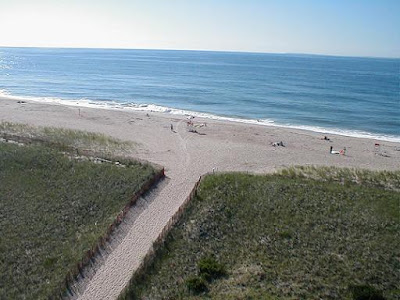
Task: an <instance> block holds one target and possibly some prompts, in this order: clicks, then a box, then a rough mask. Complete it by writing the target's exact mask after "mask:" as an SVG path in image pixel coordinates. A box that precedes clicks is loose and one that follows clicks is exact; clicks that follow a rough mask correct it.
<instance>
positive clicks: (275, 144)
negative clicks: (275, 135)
mask: <svg viewBox="0 0 400 300" xmlns="http://www.w3.org/2000/svg"><path fill="white" fill-rule="evenodd" d="M272 146H274V147H276V146H282V147H285V145H283V142H282V141H280V142H275V143H272Z"/></svg>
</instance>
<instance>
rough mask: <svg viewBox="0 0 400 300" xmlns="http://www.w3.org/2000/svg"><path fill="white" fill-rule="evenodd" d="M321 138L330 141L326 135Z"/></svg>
mask: <svg viewBox="0 0 400 300" xmlns="http://www.w3.org/2000/svg"><path fill="white" fill-rule="evenodd" d="M322 140H324V141H330V139H329V138H328V137H327V136H326V135H325V136H324V137H323V138H322Z"/></svg>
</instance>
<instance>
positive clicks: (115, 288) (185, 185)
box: [0, 98, 400, 299]
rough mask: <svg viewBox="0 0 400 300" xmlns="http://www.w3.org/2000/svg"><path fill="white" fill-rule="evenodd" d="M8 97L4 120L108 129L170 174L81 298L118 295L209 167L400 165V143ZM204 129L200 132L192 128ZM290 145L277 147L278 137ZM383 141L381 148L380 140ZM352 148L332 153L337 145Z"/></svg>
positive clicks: (2, 106) (0, 103) (0, 113)
mask: <svg viewBox="0 0 400 300" xmlns="http://www.w3.org/2000/svg"><path fill="white" fill-rule="evenodd" d="M23 102H24V103H18V100H16V99H8V98H0V121H8V122H15V123H24V124H30V125H36V126H54V127H63V128H70V129H79V130H86V131H92V132H100V133H104V134H107V135H110V136H113V137H116V138H119V139H121V140H128V141H133V142H135V143H136V146H135V147H134V149H132V156H133V157H135V158H139V159H143V160H146V161H149V162H152V163H156V164H159V165H162V166H164V167H165V170H166V176H167V178H166V180H164V182H162V183H161V184H160V185H159V186H158V187H157V189H156V190H155V191H153V192H152V193H151V194H150V195H148V196H147V197H146V198H144V199H141V200H140V201H139V203H138V205H137V207H135V208H134V209H132V212H131V213H130V214H129V215H128V218H127V220H125V222H124V225H123V229H122V231H123V234H121V235H120V236H119V238H117V239H115V245H113V247H112V251H110V253H108V255H107V257H106V258H105V259H104V260H103V261H102V262H101V263H100V264H99V266H98V267H96V272H95V273H94V274H92V275H91V276H89V277H88V278H87V279H86V281H85V282H82V283H81V290H80V294H79V295H77V297H76V298H78V299H115V298H116V297H118V295H119V293H120V292H121V291H122V289H123V288H124V287H125V286H126V284H127V283H128V280H129V279H130V277H131V274H132V273H133V272H134V270H135V269H136V268H137V266H138V265H139V263H140V261H141V259H142V258H143V256H144V255H145V254H146V253H147V251H148V249H149V248H150V247H151V244H152V242H153V241H154V240H155V238H156V237H157V235H158V234H159V232H160V231H161V230H162V228H163V227H164V225H165V224H166V223H167V222H168V220H169V218H170V217H171V216H172V215H173V214H174V212H175V211H176V210H177V209H178V208H179V206H180V205H181V204H182V202H183V201H184V199H185V198H186V197H187V195H188V194H189V192H190V190H191V189H192V187H193V185H194V183H195V182H196V181H197V180H198V179H199V177H200V176H201V175H203V174H205V173H207V172H213V171H217V172H224V171H244V172H254V173H267V172H273V171H274V170H277V169H280V168H284V167H288V166H292V165H332V166H338V167H357V168H365V169H373V170H398V169H400V143H393V142H386V141H379V140H371V139H363V138H353V137H345V136H339V135H329V136H328V138H329V139H330V140H329V141H327V140H323V139H322V138H323V136H324V134H322V133H316V132H311V131H302V130H294V129H285V128H279V127H267V126H260V125H250V124H244V123H234V122H225V121H216V120H210V119H201V118H197V117H196V118H194V119H192V120H191V121H192V122H193V126H188V125H187V122H188V121H189V120H188V118H187V116H179V115H171V114H162V113H153V112H140V111H132V110H128V109H118V110H117V109H101V108H78V107H76V106H66V105H60V104H49V103H40V102H34V101H27V100H23ZM171 125H172V128H171ZM190 130H192V131H197V132H190ZM281 141H282V142H283V144H284V147H282V146H275V147H274V146H273V145H272V144H273V143H274V142H281ZM376 144H379V146H376ZM331 146H332V147H333V149H334V150H337V151H340V150H342V149H344V148H346V154H345V155H340V154H337V155H335V154H331V153H330V151H329V150H330V147H331Z"/></svg>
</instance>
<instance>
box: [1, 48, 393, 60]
mask: <svg viewBox="0 0 400 300" xmlns="http://www.w3.org/2000/svg"><path fill="white" fill-rule="evenodd" d="M0 48H34V49H81V50H85V49H98V50H138V51H140V50H142V51H143V50H145V51H154V50H155V51H192V52H221V53H248V54H276V55H303V56H307V55H308V56H331V57H354V58H378V59H400V55H399V56H371V55H346V54H324V53H306V52H265V51H246V50H212V49H176V48H125V47H68V46H3V45H0Z"/></svg>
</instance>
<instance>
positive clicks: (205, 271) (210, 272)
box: [197, 257, 226, 281]
mask: <svg viewBox="0 0 400 300" xmlns="http://www.w3.org/2000/svg"><path fill="white" fill-rule="evenodd" d="M197 267H198V268H199V273H200V276H202V277H203V278H204V279H205V280H207V281H212V280H214V279H217V278H219V277H222V276H224V275H226V269H225V266H224V265H223V264H221V263H218V262H217V261H216V260H215V258H213V257H205V258H203V259H201V260H200V261H199V262H198V264H197Z"/></svg>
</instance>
